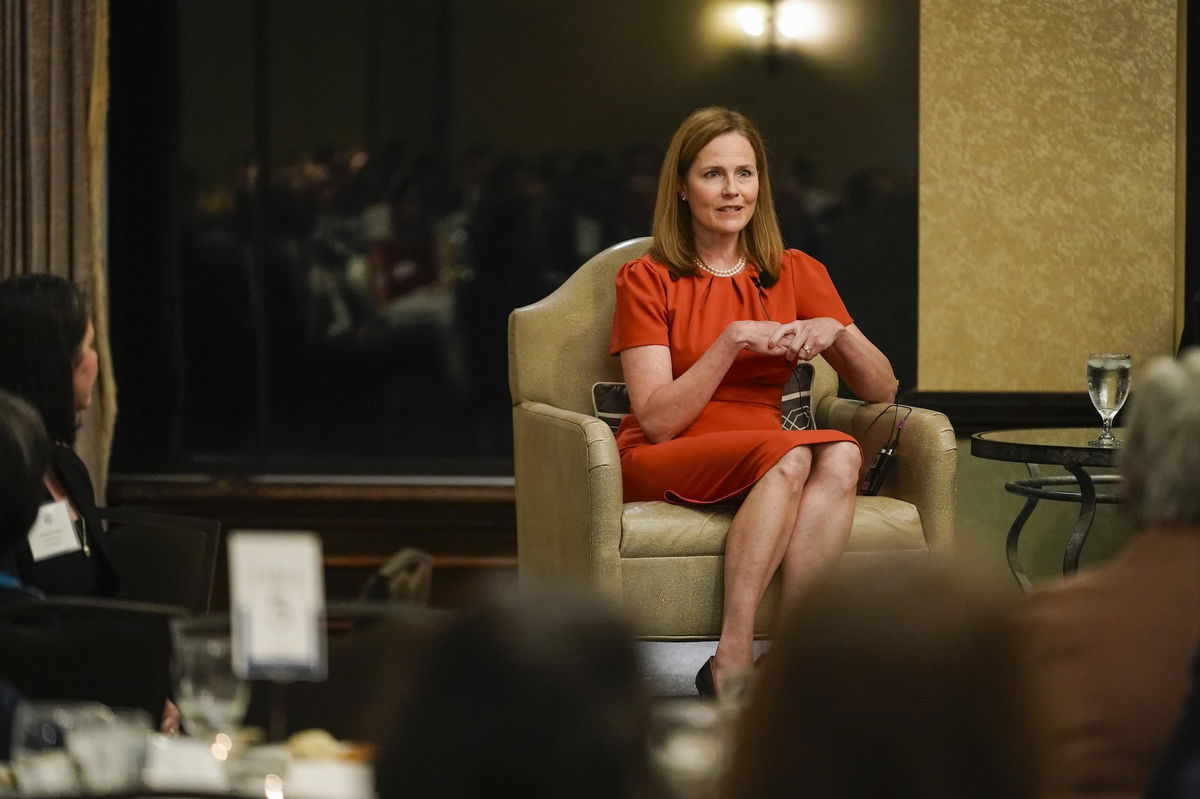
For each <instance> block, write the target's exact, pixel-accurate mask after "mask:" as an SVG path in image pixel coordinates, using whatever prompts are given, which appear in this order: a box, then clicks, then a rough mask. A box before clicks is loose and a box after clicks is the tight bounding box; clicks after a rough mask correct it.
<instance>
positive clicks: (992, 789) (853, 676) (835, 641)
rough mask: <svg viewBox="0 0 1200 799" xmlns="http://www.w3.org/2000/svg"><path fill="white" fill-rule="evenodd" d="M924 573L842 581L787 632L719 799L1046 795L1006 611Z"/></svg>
mask: <svg viewBox="0 0 1200 799" xmlns="http://www.w3.org/2000/svg"><path fill="white" fill-rule="evenodd" d="M967 585H968V584H967V582H966V580H965V579H963V578H961V577H951V576H950V575H949V573H948V572H942V571H938V570H937V569H935V568H934V567H932V566H927V565H924V564H920V565H913V564H896V563H888V564H882V565H880V566H877V567H875V568H874V569H864V570H855V571H853V572H843V573H839V574H838V575H837V576H836V577H835V578H833V579H831V580H828V581H826V582H825V583H823V584H822V585H821V586H819V587H817V588H816V589H815V590H813V591H812V592H811V593H810V594H809V595H807V596H806V597H805V598H804V600H803V601H802V602H800V603H799V605H798V607H797V608H796V610H795V611H794V612H793V614H792V615H791V616H790V617H789V619H787V620H786V621H785V623H784V624H783V625H781V627H780V632H779V636H778V638H777V639H776V641H775V644H774V646H773V647H772V648H771V652H770V656H769V657H768V658H767V661H766V663H765V665H764V666H763V669H762V673H761V675H760V678H759V680H758V682H757V685H756V686H755V689H754V692H753V693H752V695H751V698H750V704H749V706H748V707H747V708H746V710H745V713H744V716H743V718H742V720H741V730H740V735H739V737H738V740H737V741H736V744H735V750H734V755H733V761H732V764H731V768H730V771H729V774H728V775H727V781H726V790H725V791H724V795H725V796H728V797H730V799H742V798H744V797H753V798H754V799H770V798H771V797H781V799H782V797H796V796H799V797H820V799H862V798H863V797H888V799H906V798H907V797H911V798H912V799H928V798H929V797H971V798H972V799H1023V798H1024V797H1035V796H1039V795H1040V793H1039V787H1040V784H1041V776H1040V763H1039V756H1040V752H1041V748H1040V746H1039V744H1038V742H1037V739H1036V737H1035V731H1036V723H1035V718H1034V717H1035V713H1036V709H1035V708H1034V706H1033V704H1032V697H1031V695H1030V693H1029V683H1028V675H1027V673H1026V671H1025V669H1024V664H1023V661H1022V658H1021V651H1020V645H1021V641H1020V637H1019V633H1018V630H1017V625H1016V624H1015V620H1014V616H1013V613H1012V611H1011V608H1010V606H1009V605H1008V603H1005V602H1002V601H1000V600H999V599H998V598H996V597H993V596H992V595H991V594H988V593H984V592H981V591H979V590H978V589H977V588H968V587H967Z"/></svg>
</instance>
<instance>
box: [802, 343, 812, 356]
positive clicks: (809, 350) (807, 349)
mask: <svg viewBox="0 0 1200 799" xmlns="http://www.w3.org/2000/svg"><path fill="white" fill-rule="evenodd" d="M800 349H802V350H804V351H805V352H807V353H808V354H809V355H811V354H812V347H810V346H808V345H807V344H804V345H802V346H801V347H800Z"/></svg>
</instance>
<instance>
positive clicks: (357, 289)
mask: <svg viewBox="0 0 1200 799" xmlns="http://www.w3.org/2000/svg"><path fill="white" fill-rule="evenodd" d="M814 2H816V0H814ZM726 5H727V4H724V3H720V2H713V3H694V4H685V3H675V2H669V0H654V1H653V2H644V1H643V0H610V2H605V3H592V2H582V3H562V2H557V1H556V0H520V2H512V3H484V2H471V1H470V0H403V2H385V1H384V0H287V1H286V2H285V0H255V2H252V3H247V2H243V1H242V0H168V2H161V0H127V1H126V0H123V2H121V3H114V4H113V7H112V9H111V13H112V39H111V48H110V49H111V59H112V61H111V84H112V98H111V108H110V123H109V124H110V136H109V140H110V157H109V183H110V202H109V205H110V213H109V238H110V256H109V269H110V275H111V279H110V283H111V314H112V327H113V333H112V341H113V350H114V358H115V360H116V365H117V380H118V386H119V390H120V402H121V411H120V417H119V420H118V429H117V441H116V444H115V447H114V467H115V468H117V469H120V470H125V471H138V470H149V469H154V470H160V471H171V470H184V471H188V470H197V469H201V470H208V469H222V468H229V469H238V470H249V471H275V472H278V471H293V470H295V471H315V472H326V473H328V472H372V471H386V472H412V473H480V474H489V473H490V474H507V473H510V470H511V462H510V457H511V423H510V412H509V405H510V403H509V399H508V390H507V363H506V360H507V356H506V320H507V314H508V312H509V311H510V310H511V309H512V308H514V307H516V306H519V305H522V304H526V303H529V302H533V301H535V300H537V299H539V298H541V297H542V296H545V295H546V294H548V293H549V292H550V291H552V290H553V289H554V288H555V287H556V286H557V285H558V284H559V283H560V282H561V281H562V280H563V279H565V278H566V277H567V276H568V275H569V274H570V273H571V272H572V271H573V270H574V269H575V268H576V267H577V266H578V265H579V264H580V263H582V262H583V261H584V260H586V259H587V258H588V257H589V256H590V255H592V254H594V253H595V252H597V251H598V250H600V249H601V248H603V247H605V246H608V245H610V244H613V243H615V242H617V241H620V240H623V239H625V238H629V237H632V236H642V235H648V233H649V218H650V210H651V208H652V205H653V201H654V191H655V185H656V182H657V174H656V173H657V169H658V162H659V159H660V157H661V150H662V148H664V147H665V145H666V143H667V140H668V138H669V137H670V134H671V132H672V131H673V130H674V128H675V126H676V125H677V124H678V122H679V121H680V120H681V119H682V118H683V117H684V116H685V115H686V114H687V113H688V112H690V111H691V110H693V109H694V108H697V107H700V106H703V105H711V104H724V105H731V106H734V107H737V108H739V109H740V110H743V111H744V112H746V113H747V114H749V115H750V116H751V117H752V118H754V119H755V120H756V122H757V123H758V124H759V126H760V127H761V128H762V130H763V133H764V135H765V136H766V138H767V141H768V144H769V145H770V147H771V156H772V158H773V163H772V178H773V180H774V182H775V190H776V196H777V203H778V205H779V208H780V214H781V217H782V220H781V221H782V222H783V226H784V230H785V234H786V236H787V238H788V243H789V244H790V245H792V246H799V247H801V248H804V249H808V250H810V251H813V252H814V254H816V255H818V257H822V258H824V259H825V261H826V263H827V265H828V266H829V267H830V270H831V272H832V273H833V274H834V279H835V281H836V282H837V283H838V285H839V287H840V288H841V290H842V292H843V295H844V297H845V298H846V300H847V304H848V305H849V306H850V309H851V312H852V313H853V314H855V315H856V317H857V318H858V319H859V324H860V326H862V327H863V328H864V329H866V330H867V332H868V335H871V336H872V337H873V338H875V339H876V340H878V341H879V342H880V343H881V344H882V345H883V346H884V348H885V350H886V351H888V352H889V354H891V355H892V357H893V361H894V362H895V365H896V368H897V373H898V374H900V376H901V377H902V380H903V379H905V378H906V377H907V379H908V381H909V383H910V384H911V380H912V378H914V377H915V349H916V321H915V303H916V300H915V271H916V235H915V233H916V209H915V191H914V189H915V185H914V184H915V172H916V130H917V128H916V124H917V12H918V3H917V2H916V0H906V1H905V2H894V0H855V2H843V3H836V4H827V5H829V6H830V7H831V8H832V7H836V8H838V9H840V10H841V13H842V14H843V15H844V18H843V19H841V21H840V25H841V34H840V35H841V39H840V40H839V41H840V43H838V42H834V43H833V44H830V45H828V47H827V48H826V49H824V50H822V49H821V48H820V47H814V48H812V49H810V50H803V49H801V50H798V51H796V52H777V53H774V54H764V53H762V52H760V51H757V50H755V49H754V48H753V47H750V46H746V45H745V44H744V43H741V42H738V41H737V40H736V39H734V38H732V37H733V36H734V35H735V33H721V32H720V31H719V30H718V26H719V23H720V14H721V13H723V9H724V8H725V7H726ZM736 35H740V34H736ZM723 37H724V38H723ZM880 270H883V272H884V274H882V275H881V274H880ZM881 281H882V282H884V283H886V285H888V287H889V288H888V290H887V291H884V292H880V291H879V290H877V289H876V288H874V287H876V286H878V285H880V284H881ZM906 281H907V282H906ZM905 286H909V287H912V292H913V293H912V296H911V302H910V303H909V305H910V306H911V308H909V309H904V308H901V307H900V306H901V305H902V304H903V303H904V302H905V301H906V298H905V297H904V296H903V294H904V287H905ZM898 289H899V290H900V292H899V293H900V295H901V296H897V290H898Z"/></svg>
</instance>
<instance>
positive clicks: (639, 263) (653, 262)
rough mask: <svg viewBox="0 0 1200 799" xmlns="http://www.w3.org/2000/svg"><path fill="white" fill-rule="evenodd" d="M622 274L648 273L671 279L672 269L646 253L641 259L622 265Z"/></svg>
mask: <svg viewBox="0 0 1200 799" xmlns="http://www.w3.org/2000/svg"><path fill="white" fill-rule="evenodd" d="M620 271H621V272H646V273H649V274H653V275H662V276H664V277H669V276H670V274H671V271H670V269H668V268H667V265H666V264H664V263H663V262H662V261H660V260H658V259H657V258H655V257H654V256H653V255H651V254H650V253H646V254H645V255H643V256H642V257H640V258H634V259H633V260H632V261H626V262H625V263H624V264H622V265H621V269H620Z"/></svg>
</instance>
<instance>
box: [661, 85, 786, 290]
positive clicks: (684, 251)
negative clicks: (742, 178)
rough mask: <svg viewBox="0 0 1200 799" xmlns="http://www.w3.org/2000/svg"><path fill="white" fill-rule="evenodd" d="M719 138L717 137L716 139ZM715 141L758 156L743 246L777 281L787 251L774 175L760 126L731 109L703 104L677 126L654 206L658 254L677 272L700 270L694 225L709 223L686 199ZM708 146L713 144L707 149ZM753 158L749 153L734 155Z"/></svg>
mask: <svg viewBox="0 0 1200 799" xmlns="http://www.w3.org/2000/svg"><path fill="white" fill-rule="evenodd" d="M718 139H720V141H719V142H718V141H717V140H718ZM710 145H712V146H719V149H721V150H722V151H726V150H728V151H729V152H728V155H729V156H730V157H732V156H733V155H734V153H733V150H732V148H742V149H744V151H745V155H746V156H750V155H752V156H753V164H752V165H753V167H754V171H755V173H756V174H755V176H754V177H755V179H756V180H755V183H756V186H755V187H754V200H753V201H752V202H750V203H747V205H748V206H749V208H748V209H747V211H748V213H747V214H746V216H747V217H748V218H742V217H738V219H737V220H736V221H738V222H739V223H740V230H741V232H740V248H741V250H742V252H743V253H744V254H745V255H747V256H748V257H750V258H751V259H752V260H753V261H754V262H755V263H756V264H758V266H759V267H760V268H761V269H762V271H763V273H764V280H763V282H764V283H766V284H767V285H770V284H771V283H774V282H775V280H776V279H777V277H778V274H779V262H780V259H781V258H782V256H783V239H782V237H781V236H780V233H779V220H778V219H777V218H776V216H775V203H774V200H773V199H772V197H771V180H770V176H769V174H768V172H767V149H766V145H765V144H764V143H763V140H762V136H761V135H760V134H759V132H758V128H756V127H754V123H753V122H751V121H750V120H749V119H748V118H746V117H745V116H743V115H742V114H739V113H738V112H737V111H732V110H730V109H728V108H716V107H713V108H702V109H700V110H699V111H696V112H693V113H692V114H691V116H689V117H688V118H687V119H685V120H684V121H683V124H682V125H680V126H679V129H678V130H676V131H675V135H674V137H672V139H671V144H670V146H669V147H668V148H667V154H666V156H665V157H664V158H663V164H662V170H661V171H660V173H659V178H658V197H657V199H656V201H655V206H654V230H653V232H654V250H653V252H654V255H655V257H657V258H659V259H660V260H662V261H663V262H664V263H666V264H667V265H668V266H669V267H670V268H671V272H672V274H674V275H687V274H691V273H692V272H693V271H695V269H696V267H695V265H694V264H693V262H692V261H693V259H694V258H695V257H696V246H695V235H694V234H695V229H696V225H697V224H705V223H706V221H708V220H707V219H706V217H705V216H703V215H701V214H699V213H697V214H695V215H694V214H693V212H692V208H691V205H690V199H689V200H685V199H684V197H687V196H688V193H689V190H692V191H694V190H695V185H697V184H696V181H699V180H701V179H702V178H703V176H702V175H693V174H692V170H693V167H696V166H697V165H698V161H697V159H698V157H699V156H700V155H701V154H702V153H706V154H712V153H713V151H712V147H710ZM706 148H709V149H708V150H707V151H706ZM734 160H748V158H743V159H734Z"/></svg>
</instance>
